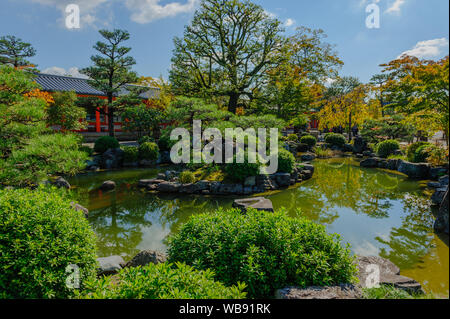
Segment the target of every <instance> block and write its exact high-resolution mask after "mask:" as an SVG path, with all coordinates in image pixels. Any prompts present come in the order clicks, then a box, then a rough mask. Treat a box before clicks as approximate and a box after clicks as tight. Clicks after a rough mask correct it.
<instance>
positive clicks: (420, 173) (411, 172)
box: [398, 161, 430, 179]
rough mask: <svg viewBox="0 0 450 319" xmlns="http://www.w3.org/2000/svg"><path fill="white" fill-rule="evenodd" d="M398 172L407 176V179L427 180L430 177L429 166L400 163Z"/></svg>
mask: <svg viewBox="0 0 450 319" xmlns="http://www.w3.org/2000/svg"><path fill="white" fill-rule="evenodd" d="M398 171H399V172H400V173H403V174H406V175H408V177H409V178H414V179H427V178H429V176H430V164H427V163H410V162H405V161H401V162H400V165H399V166H398Z"/></svg>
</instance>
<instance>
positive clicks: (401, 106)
mask: <svg viewBox="0 0 450 319" xmlns="http://www.w3.org/2000/svg"><path fill="white" fill-rule="evenodd" d="M381 66H382V67H384V72H389V74H390V76H391V81H389V83H388V84H387V86H388V89H389V93H390V99H391V102H392V103H393V104H392V105H393V107H396V108H397V110H399V111H401V112H405V113H407V114H412V113H416V114H421V113H422V114H424V115H425V116H430V115H431V114H437V115H438V119H439V122H440V127H441V129H442V130H443V131H444V132H445V134H446V135H447V142H448V137H449V129H448V127H449V57H448V56H447V57H445V58H443V59H441V60H439V61H428V60H420V59H418V58H416V57H411V56H403V57H401V58H399V59H397V60H394V61H391V62H389V63H387V64H382V65H381Z"/></svg>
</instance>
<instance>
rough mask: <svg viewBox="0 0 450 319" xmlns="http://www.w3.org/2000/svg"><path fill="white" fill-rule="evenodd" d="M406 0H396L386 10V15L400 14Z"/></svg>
mask: <svg viewBox="0 0 450 319" xmlns="http://www.w3.org/2000/svg"><path fill="white" fill-rule="evenodd" d="M405 1H406V0H395V1H394V3H392V4H391V6H390V7H389V8H388V9H387V10H386V13H400V10H401V7H402V5H404V4H405Z"/></svg>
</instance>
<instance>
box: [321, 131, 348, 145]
mask: <svg viewBox="0 0 450 319" xmlns="http://www.w3.org/2000/svg"><path fill="white" fill-rule="evenodd" d="M325 143H327V144H330V145H331V146H337V147H343V146H344V145H345V143H346V140H345V136H344V135H342V134H337V133H327V134H325Z"/></svg>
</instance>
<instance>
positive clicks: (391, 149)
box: [377, 140, 400, 158]
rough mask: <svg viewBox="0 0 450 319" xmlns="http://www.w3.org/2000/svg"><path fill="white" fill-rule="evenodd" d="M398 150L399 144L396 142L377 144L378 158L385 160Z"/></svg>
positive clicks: (388, 141) (389, 141)
mask: <svg viewBox="0 0 450 319" xmlns="http://www.w3.org/2000/svg"><path fill="white" fill-rule="evenodd" d="M399 149H400V144H399V143H398V142H397V141H396V140H387V141H383V142H380V143H378V145H377V154H378V156H380V157H383V158H387V157H388V156H389V155H392V154H394V153H395V151H397V150H399Z"/></svg>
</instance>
